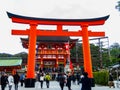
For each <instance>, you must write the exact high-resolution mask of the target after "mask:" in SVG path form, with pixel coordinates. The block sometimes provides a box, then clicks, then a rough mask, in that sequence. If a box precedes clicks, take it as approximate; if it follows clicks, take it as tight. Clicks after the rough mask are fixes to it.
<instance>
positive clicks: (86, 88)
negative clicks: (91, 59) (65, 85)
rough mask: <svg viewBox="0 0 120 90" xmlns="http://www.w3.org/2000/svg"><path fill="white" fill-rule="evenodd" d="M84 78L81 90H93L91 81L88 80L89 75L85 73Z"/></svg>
mask: <svg viewBox="0 0 120 90" xmlns="http://www.w3.org/2000/svg"><path fill="white" fill-rule="evenodd" d="M83 75H84V77H83V78H82V79H81V81H80V83H81V84H82V87H81V90H91V80H90V78H88V73H87V72H84V73H83Z"/></svg>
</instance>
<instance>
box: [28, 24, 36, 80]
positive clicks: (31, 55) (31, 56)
mask: <svg viewBox="0 0 120 90" xmlns="http://www.w3.org/2000/svg"><path fill="white" fill-rule="evenodd" d="M36 26H37V25H36V24H30V30H29V31H30V35H29V47H28V48H29V49H28V50H29V51H28V68H27V78H28V79H29V78H35V59H36V57H35V56H36V53H35V52H36V51H35V50H36Z"/></svg>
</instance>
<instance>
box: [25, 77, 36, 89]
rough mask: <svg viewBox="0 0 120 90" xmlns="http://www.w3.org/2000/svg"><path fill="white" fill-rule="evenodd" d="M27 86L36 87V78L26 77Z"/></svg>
mask: <svg viewBox="0 0 120 90" xmlns="http://www.w3.org/2000/svg"><path fill="white" fill-rule="evenodd" d="M25 87H26V88H27V87H31V88H32V87H33V88H34V87H35V79H33V78H28V79H25Z"/></svg>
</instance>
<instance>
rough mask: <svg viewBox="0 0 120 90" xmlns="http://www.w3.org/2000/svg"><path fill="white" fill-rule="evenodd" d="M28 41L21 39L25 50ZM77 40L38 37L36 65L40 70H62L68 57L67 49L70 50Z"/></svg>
mask: <svg viewBox="0 0 120 90" xmlns="http://www.w3.org/2000/svg"><path fill="white" fill-rule="evenodd" d="M28 40H29V39H28V38H21V42H22V46H23V47H24V48H26V49H28V46H29V45H28V43H29V41H28ZM77 40H78V39H71V38H70V37H68V36H64V37H60V36H53V37H49V36H38V37H37V44H36V65H37V66H38V67H39V68H42V69H43V68H59V67H60V68H62V70H63V69H64V67H65V65H66V62H67V59H68V56H69V55H70V50H67V49H68V48H69V49H72V48H73V47H74V46H75V43H76V41H77ZM68 44H69V45H68ZM67 45H68V46H67ZM70 61H71V60H70Z"/></svg>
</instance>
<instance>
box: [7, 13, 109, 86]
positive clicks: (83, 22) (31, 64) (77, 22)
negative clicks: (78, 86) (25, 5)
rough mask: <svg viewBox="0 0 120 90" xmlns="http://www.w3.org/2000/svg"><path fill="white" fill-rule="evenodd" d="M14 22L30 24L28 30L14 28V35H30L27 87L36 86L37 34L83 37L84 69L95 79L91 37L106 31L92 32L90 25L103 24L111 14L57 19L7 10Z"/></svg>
mask: <svg viewBox="0 0 120 90" xmlns="http://www.w3.org/2000/svg"><path fill="white" fill-rule="evenodd" d="M7 15H8V17H9V18H11V20H12V22H13V23H21V24H29V26H30V28H29V29H26V30H12V35H28V36H29V47H28V63H27V74H26V85H25V86H26V87H34V83H35V50H36V38H37V36H51V37H52V36H75V37H82V41H83V42H82V43H83V55H84V56H83V58H84V71H86V72H87V73H88V76H89V78H91V79H93V74H92V62H91V53H90V45H89V37H98V36H105V32H92V31H91V30H88V27H89V26H96V25H103V24H104V23H105V21H106V20H107V19H108V18H109V15H107V16H104V17H99V18H91V19H56V18H35V17H27V16H21V15H16V14H12V13H10V12H7ZM38 25H56V26H57V28H56V30H54V31H53V30H52V32H51V31H50V30H40V29H37V26H38ZM63 25H66V26H80V27H81V29H82V30H78V31H64V30H63Z"/></svg>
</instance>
